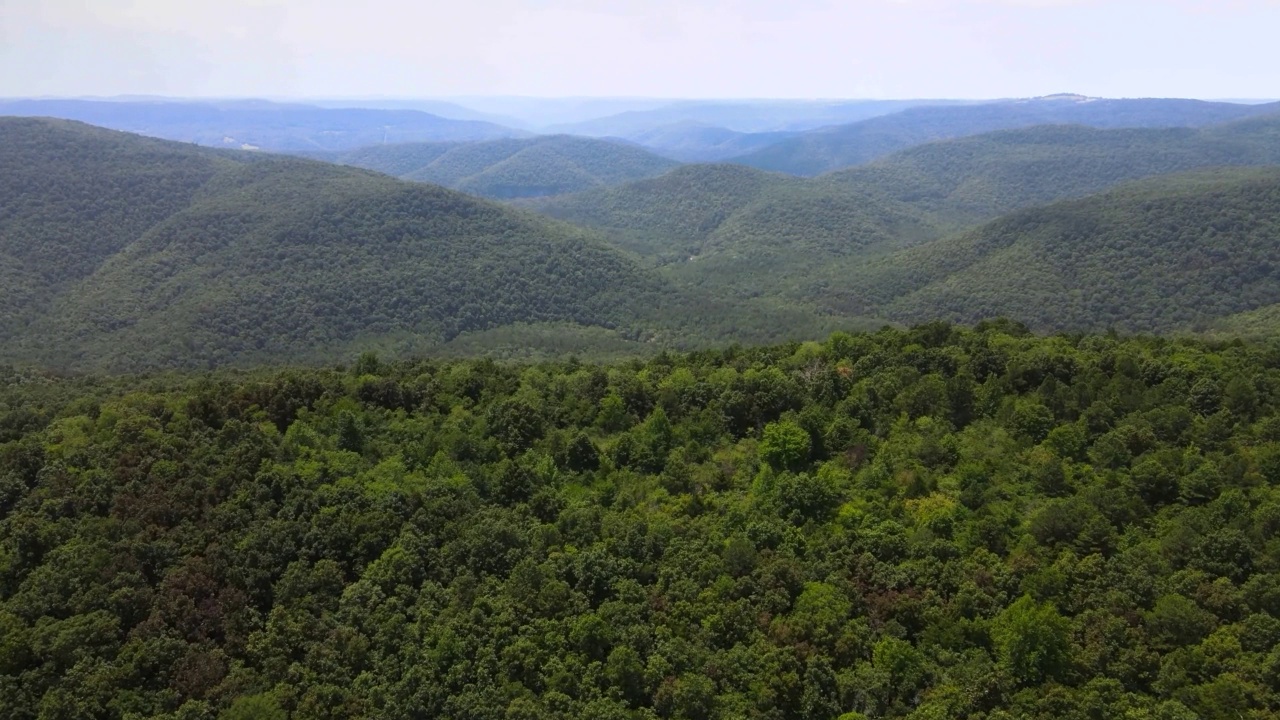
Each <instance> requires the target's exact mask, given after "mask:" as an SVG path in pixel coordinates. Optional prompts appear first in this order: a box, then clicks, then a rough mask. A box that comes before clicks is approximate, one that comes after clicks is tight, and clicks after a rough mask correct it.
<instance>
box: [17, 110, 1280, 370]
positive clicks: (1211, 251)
mask: <svg viewBox="0 0 1280 720" xmlns="http://www.w3.org/2000/svg"><path fill="white" fill-rule="evenodd" d="M120 104H122V105H123V104H127V103H120ZM1005 105H1006V106H1002V107H1004V109H1003V110H1000V108H995V107H993V108H988V109H987V110H986V111H984V113H985V114H981V116H982V117H986V118H988V119H989V118H991V117H1009V114H1008V108H1009V107H1012V106H1017V105H1018V103H1008V104H1005ZM1031 105H1035V106H1036V107H1048V106H1053V107H1059V108H1075V109H1074V110H1071V111H1070V112H1074V113H1086V115H1087V117H1089V118H1092V120H1093V121H1094V122H1096V123H1106V122H1110V123H1119V124H1123V123H1129V122H1132V123H1141V122H1150V123H1153V124H1159V123H1157V122H1156V118H1157V117H1163V118H1165V122H1173V121H1174V120H1180V121H1182V122H1186V123H1191V124H1202V123H1201V121H1205V123H1203V126H1201V127H1164V126H1159V127H1149V128H1121V129H1099V128H1094V127H1088V126H1086V125H1085V124H1074V125H1068V124H1047V125H1036V126H1032V127H1019V128H1014V129H1004V130H999V131H995V132H986V133H980V134H974V135H971V136H964V137H957V138H953V139H947V140H942V141H936V142H923V143H922V144H917V145H914V146H911V147H908V148H905V149H902V150H899V151H897V152H894V153H892V154H890V155H888V156H886V157H883V158H880V159H876V160H873V161H870V162H866V163H863V164H860V165H855V166H852V167H846V168H844V169H841V170H839V171H837V172H830V173H826V174H823V175H821V176H819V177H812V178H808V177H797V176H795V175H791V174H787V173H780V172H771V171H765V170H762V169H759V168H754V167H749V166H745V165H740V164H733V163H720V164H686V165H681V164H679V163H678V162H676V161H675V160H671V159H668V158H663V157H660V156H658V155H656V154H654V153H652V152H649V151H647V150H645V149H643V148H641V147H639V146H638V145H635V144H633V143H630V142H625V141H620V140H608V139H593V138H582V137H570V136H539V137H528V138H499V139H490V140H482V141H474V142H448V143H401V144H387V145H380V144H374V145H371V146H367V147H363V148H358V149H352V150H322V151H316V150H314V149H313V150H309V151H304V152H303V154H307V155H311V156H314V157H316V158H323V159H326V160H329V161H331V162H330V163H323V162H316V161H315V160H311V159H304V158H296V157H287V156H281V155H275V154H270V153H264V152H248V151H237V150H223V149H213V148H205V147H200V146H197V145H193V144H190V143H175V142H169V141H164V140H160V139H155V138H147V137H142V136H139V135H136V134H128V133H121V132H114V131H110V130H105V129H101V128H95V127H92V126H89V125H85V124H82V123H78V122H72V121H63V120H51V119H45V118H17V117H7V118H0V166H3V167H4V168H5V172H4V173H3V174H0V286H2V287H3V288H4V292H3V293H0V361H6V362H9V361H19V362H31V363H36V364H41V365H49V366H56V367H63V368H74V369H137V368H149V367H168V366H215V365H226V364H251V363H255V362H261V361H282V360H287V361H290V362H328V361H332V360H333V359H335V358H340V357H349V356H350V355H352V354H354V353H355V352H357V351H359V350H361V349H367V348H379V349H382V350H385V351H387V352H389V353H391V354H404V353H414V352H433V353H448V352H462V353H477V352H489V351H495V352H500V353H502V354H503V355H509V356H531V355H536V354H538V353H540V352H547V353H556V352H582V353H589V354H590V353H596V352H607V353H612V354H615V355H619V354H628V353H635V352H643V351H646V350H650V349H654V348H664V347H672V348H687V347H698V346H705V345H707V344H711V343H720V342H728V341H740V342H766V341H778V340H784V339H789V338H803V337H812V336H814V335H816V334H821V333H822V332H825V331H828V330H831V329H833V328H837V327H870V326H873V325H876V324H880V323H884V322H901V323H907V322H915V321H918V320H926V319H932V318H938V317H942V318H947V319H953V320H958V321H965V322H969V321H973V320H977V319H981V318H984V317H989V316H991V315H1007V316H1009V317H1012V318H1013V319H1016V320H1020V321H1023V322H1026V323H1028V324H1030V325H1031V326H1032V327H1034V328H1036V329H1043V330H1076V329H1101V328H1107V327H1114V328H1117V329H1122V330H1132V331H1155V332H1176V331H1190V330H1195V331H1206V332H1210V333H1217V334H1223V335H1230V334H1231V333H1240V334H1246V333H1247V334H1251V335H1259V334H1263V335H1266V334H1275V335H1280V328H1275V330H1276V332H1273V326H1274V322H1273V321H1274V320H1275V319H1276V318H1278V317H1280V311H1278V310H1276V309H1275V308H1276V307H1280V294H1278V293H1280V286H1278V284H1277V283H1276V282H1273V278H1276V277H1280V275H1277V273H1276V271H1275V268H1278V267H1280V264H1277V262H1278V261H1280V258H1275V257H1273V255H1274V248H1275V247H1277V243H1276V238H1277V237H1280V226H1278V225H1277V218H1278V217H1280V189H1278V188H1280V176H1278V175H1277V173H1278V172H1280V169H1277V168H1280V113H1277V112H1275V110H1276V108H1269V107H1266V106H1261V105H1256V106H1222V105H1218V104H1203V103H1188V102H1184V101H1170V102H1165V101H1160V102H1154V103H1153V102H1148V101H1135V104H1129V105H1126V104H1121V105H1108V104H1107V101H1088V100H1085V99H1081V98H1054V99H1045V100H1040V101H1036V102H1035V103H1031ZM1081 108H1089V109H1088V111H1087V112H1086V111H1085V110H1082V109H1081ZM1094 108H1102V109H1101V110H1095V109H1094ZM1108 108H1109V109H1108ZM1126 108H1127V109H1126ZM972 109H973V108H949V109H941V110H939V109H936V108H935V109H925V108H921V109H917V110H909V111H906V113H900V115H911V114H914V113H922V112H926V110H927V112H929V113H942V114H946V113H954V112H962V111H963V112H968V111H971V110H972ZM997 110H999V112H996V111H997ZM1002 112H1003V113H1005V114H1004V115H1001V113H1002ZM1046 112H1048V111H1042V110H1036V111H1035V113H1032V114H1034V115H1037V116H1038V115H1039V114H1044V113H1046ZM1070 112H1068V111H1066V110H1061V109H1060V110H1055V111H1054V112H1053V113H1049V114H1051V115H1054V117H1060V116H1064V115H1069V114H1070ZM1268 112H1269V113H1270V114H1260V113H1268ZM1018 113H1022V115H1019V117H1023V115H1025V114H1026V113H1025V112H1024V111H1015V112H1014V113H1013V114H1015V115H1018ZM1054 113H1057V114H1054ZM1088 113H1099V114H1095V115H1088ZM1219 115H1243V117H1242V118H1240V119H1235V120H1232V121H1230V122H1224V123H1218V124H1208V123H1207V120H1208V119H1209V118H1211V117H1216V116H1219ZM936 117H938V118H941V117H942V115H937V116H936ZM1024 119H1025V118H1024ZM888 120H889V116H886V117H884V118H880V119H878V120H877V121H876V122H885V121H888ZM899 120H901V118H899ZM939 122H941V123H943V124H945V122H944V121H943V120H941V119H940V120H939ZM1055 123H1056V121H1055ZM981 125H982V123H981V122H974V123H970V124H969V125H966V126H965V127H968V128H970V129H972V128H977V127H980V126H981ZM953 127H959V126H953ZM704 130H705V128H704ZM282 132H284V130H282ZM289 132H300V130H299V129H298V128H294V129H293V130H290V131H289ZM294 137H298V136H297V135H294ZM708 137H710V136H708ZM722 137H725V138H727V139H726V140H725V142H726V143H729V144H732V143H733V142H737V141H739V140H741V137H742V134H737V135H734V134H728V135H723V136H722ZM797 137H805V136H804V135H801V136H797ZM903 137H905V136H903ZM782 142H783V143H787V142H791V140H783V141H782ZM336 163H345V164H349V165H358V166H362V167H343V166H341V165H339V164H336ZM1262 166H1267V167H1262ZM364 168H373V169H376V170H378V171H379V172H371V171H370V170H368V169H364ZM1188 173H1189V174H1188ZM388 175H394V176H396V177H388ZM406 180H414V181H416V182H406ZM442 184H447V185H450V186H452V187H454V188H458V189H461V190H464V191H466V192H468V193H472V194H478V195H487V196H489V197H492V198H501V199H507V200H513V201H516V202H515V204H518V205H522V206H525V207H524V208H515V207H511V206H509V205H508V206H504V205H499V204H496V203H493V202H489V201H487V200H481V199H478V198H476V197H472V196H471V195H467V194H463V193H460V192H456V191H454V190H449V189H445V188H443V187H440V185H442ZM565 193H568V194H565ZM526 208H527V209H526ZM531 209H532V210H537V211H538V212H541V213H544V214H545V215H548V216H551V217H542V216H539V215H537V214H535V213H534V212H531V211H530V210H531Z"/></svg>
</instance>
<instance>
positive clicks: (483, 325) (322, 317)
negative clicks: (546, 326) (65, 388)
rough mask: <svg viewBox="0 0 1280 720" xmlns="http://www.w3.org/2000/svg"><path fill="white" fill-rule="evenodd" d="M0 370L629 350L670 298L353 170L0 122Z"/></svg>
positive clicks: (591, 253)
mask: <svg viewBox="0 0 1280 720" xmlns="http://www.w3.org/2000/svg"><path fill="white" fill-rule="evenodd" d="M0 165H3V166H4V167H5V168H6V172H5V173H4V176H3V179H0V208H2V209H0V273H2V275H0V277H3V279H4V286H5V288H6V292H5V293H4V295H3V298H2V299H0V302H3V304H4V311H5V312H4V316H5V318H6V322H5V323H4V324H3V325H2V326H0V332H2V333H3V334H2V336H0V342H2V343H3V346H4V349H5V355H7V356H8V357H9V359H14V358H19V359H28V360H33V361H39V362H41V363H43V364H48V365H54V366H64V367H117V368H119V367H130V368H137V367H149V366H174V365H179V366H192V365H201V366H202V365H211V364H239V363H244V362H249V361H253V360H263V359H272V360H277V361H280V360H287V361H311V360H316V359H323V358H334V357H343V356H345V355H348V354H349V352H350V351H351V350H352V349H353V348H355V347H357V346H369V345H372V346H377V345H381V346H388V345H390V346H397V347H415V348H423V347H430V346H433V345H439V344H440V343H442V342H445V341H448V340H450V339H452V338H454V337H457V336H459V335H460V334H463V333H466V332H476V331H484V330H490V329H494V328H499V327H502V326H506V325H513V324H526V325H527V324H538V323H561V324H571V325H577V326H586V327H599V328H605V329H614V328H619V327H622V326H627V327H631V328H633V329H634V330H635V331H636V332H641V331H642V330H643V329H644V328H645V327H649V325H646V324H645V322H646V321H643V320H642V319H641V317H640V316H641V315H642V314H643V313H640V312H637V311H635V308H637V307H641V308H656V307H659V306H665V307H670V306H671V305H672V304H673V302H675V301H674V300H673V299H672V298H674V297H676V295H677V294H675V293H670V292H666V290H667V289H666V288H665V286H664V284H663V282H662V281H661V280H659V279H658V278H656V277H655V276H653V275H652V274H650V273H649V272H647V271H644V270H642V269H641V268H640V267H639V266H638V265H637V264H636V263H635V262H634V261H632V260H631V259H629V258H627V257H626V256H624V255H623V254H621V253H619V252H618V251H616V250H614V249H612V248H609V247H606V246H605V245H603V244H601V243H600V242H598V241H597V239H596V238H595V237H594V236H592V235H591V234H590V233H588V232H585V231H582V230H578V229H576V228H572V227H569V226H565V225H562V224H559V223H555V222H552V221H548V220H545V219H543V218H540V217H538V216H536V215H532V214H530V213H527V212H522V211H516V210H511V209H508V208H504V207H502V206H499V205H495V204H492V203H489V202H485V201H481V200H477V199H474V198H471V197H468V196H465V195H461V194H459V193H456V192H454V191H451V190H446V189H444V188H440V187H436V186H430V185H423V184H416V183H406V182H402V181H398V180H394V179H392V178H388V177H385V176H382V175H378V174H375V173H371V172H368V171H364V170H359V169H354V168H343V167H338V166H333V165H328V164H325V163H319V162H314V161H309V160H302V159H294V158H288V157H283V156H271V155H263V154H254V153H225V152H218V151H212V150H205V149H201V148H192V147H188V146H182V145H178V144H175V143H168V142H164V141H158V140H152V139H148V138H142V137H137V136H132V135H125V134H122V133H116V132H112V131H107V130H101V129H98V128H92V127H89V126H85V125H81V124H78V123H72V122H65V121H54V120H40V119H14V118H8V119H3V120H0Z"/></svg>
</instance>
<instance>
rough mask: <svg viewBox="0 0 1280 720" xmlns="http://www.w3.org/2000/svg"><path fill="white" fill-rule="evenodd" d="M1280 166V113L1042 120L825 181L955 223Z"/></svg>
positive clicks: (933, 146)
mask: <svg viewBox="0 0 1280 720" xmlns="http://www.w3.org/2000/svg"><path fill="white" fill-rule="evenodd" d="M1278 164H1280V114H1271V115H1266V116H1262V117H1258V118H1252V119H1249V120H1242V121H1237V122H1232V123H1226V124H1222V125H1215V126H1211V127H1207V128H1199V129H1192V128H1141V129H1118V130H1097V129H1092V128H1088V127H1084V126H1080V125H1042V126H1037V127H1033V128H1026V129H1020V130H1007V131H1001V132H993V133H986V134H983V135H977V136H974V137H969V138H961V139H957V140H949V141H943V142H936V143H929V144H926V145H921V146H919V147H915V148H911V149H909V150H904V151H902V152H899V153H895V154H894V155H891V156H889V157H887V158H884V159H883V160H879V161H877V162H874V163H870V164H868V165H863V166H860V167H856V168H851V169H848V170H843V171H840V172H835V173H830V174H828V175H825V176H823V177H822V178H820V182H821V183H832V184H835V185H836V186H838V187H841V188H845V189H847V190H850V191H856V192H863V193H869V194H873V195H874V194H882V195H883V196H885V197H887V198H891V199H894V200H898V201H901V202H907V203H910V204H911V205H912V206H914V207H917V208H919V209H921V210H923V211H926V212H928V213H930V214H932V215H934V216H936V217H937V219H938V221H939V222H945V223H947V224H950V225H956V224H968V223H975V222H982V221H986V220H990V219H992V218H995V217H997V216H999V215H1003V214H1005V213H1009V212H1013V211H1015V210H1021V209H1024V208H1028V207H1032V206H1035V205H1043V204H1047V203H1050V202H1054V201H1057V200H1062V199H1066V198H1073V197H1083V196H1085V195H1089V194H1092V193H1096V192H1100V191H1103V190H1106V189H1108V188H1110V187H1114V186H1116V185H1119V184H1121V183H1123V182H1127V181H1131V180H1140V179H1142V178H1147V177H1154V176H1156V175H1166V174H1170V173H1177V172H1184V171H1187V170H1194V169H1197V168H1208V167H1217V166H1254V165H1278Z"/></svg>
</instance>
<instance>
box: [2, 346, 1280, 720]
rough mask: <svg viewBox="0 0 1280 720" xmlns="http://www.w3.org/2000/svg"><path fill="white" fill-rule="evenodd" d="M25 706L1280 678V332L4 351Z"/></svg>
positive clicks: (20, 704)
mask: <svg viewBox="0 0 1280 720" xmlns="http://www.w3.org/2000/svg"><path fill="white" fill-rule="evenodd" d="M4 372H5V376H4V383H3V385H0V387H2V388H3V390H0V716H3V717H5V718H12V719H13V720H24V719H32V720H34V719H35V718H41V719H43V720H56V719H60V718H67V719H72V718H74V719H75V720H84V719H99V718H100V719H104V720H105V719H108V718H111V719H114V718H121V719H123V718H168V719H173V720H177V719H178V718H183V719H190V720H197V719H201V720H203V719H210V720H212V719H214V718H219V719H233V718H235V719H242V718H295V719H298V720H301V719H304V718H361V717H367V718H420V717H434V718H459V719H463V718H466V719H467V720H471V719H474V718H494V719H495V720H497V719H511V720H515V719H523V718H528V719H530V720H532V719H534V718H538V719H543V718H551V719H554V718H582V719H583V720H587V719H588V718H589V719H591V720H597V719H606V720H608V719H614V718H616V719H618V720H623V719H628V718H631V719H636V720H641V719H650V720H652V719H655V718H663V719H666V718H671V719H679V720H713V719H720V718H724V719H725V720H728V719H729V718H762V719H764V718H768V719H771V720H793V719H794V720H832V719H833V718H842V719H843V720H854V719H856V718H864V717H867V718H870V717H894V718H913V719H916V720H924V719H926V718H930V719H932V718H954V717H968V718H982V719H986V720H1013V719H1014V718H1043V719H1044V720H1049V719H1053V720H1062V719H1064V718H1065V719H1069V720H1074V719H1077V718H1078V719H1080V720H1085V719H1092V718H1129V719H1133V720H1147V719H1150V720H1157V719H1159V720H1166V719H1168V720H1182V719H1186V720H1191V719H1192V718H1205V719H1208V720H1217V719H1222V720H1237V719H1238V718H1253V719H1256V720H1261V719H1262V718H1269V717H1275V716H1276V714H1277V713H1280V488H1278V483H1280V347H1277V346H1274V345H1250V344H1243V343H1240V342H1238V341H1237V342H1233V343H1230V344H1207V343H1202V342H1193V341H1173V340H1166V339H1144V338H1134V339H1120V338H1117V337H1114V336H1099V335H1093V336H1057V337H1034V336H1030V335H1028V334H1027V333H1026V332H1025V330H1024V329H1022V328H1021V327H1019V326H1017V325H1015V324H1013V323H1008V322H997V323H991V324H986V325H982V326H979V327H978V328H977V329H975V330H963V329H956V328H953V327H951V326H948V325H945V324H931V325H925V326H921V327H918V328H915V329H913V330H909V331H896V330H884V331H881V332H877V333H874V334H860V335H848V334H837V335H834V336H832V337H831V338H830V339H829V340H827V341H826V342H824V343H821V344H819V343H806V344H793V345H786V346H777V347H769V348H760V349H751V350H744V349H740V348H732V349H726V350H722V351H714V352H701V353H697V354H693V355H681V356H674V355H662V356H659V357H655V358H652V359H650V360H648V361H634V362H628V363H624V364H618V365H606V366H600V365H589V364H582V363H580V362H573V361H570V362H561V363H555V364H540V365H501V364H496V363H493V362H491V361H468V362H453V363H445V362H440V361H430V360H425V361H413V362H397V363H394V364H387V363H385V362H382V361H379V359H378V358H377V357H376V356H373V355H365V356H361V357H360V358H359V360H358V361H357V362H355V363H354V364H353V365H352V366H350V367H348V368H335V369H331V370H259V371H255V372H254V373H252V374H227V373H220V374H213V375H201V376H156V377H149V378H148V377H138V378H118V379H94V378H90V377H81V378H65V379H60V378H56V377H49V376H45V375H41V374H38V373H31V372H19V371H15V370H12V369H8V370H5V371H4Z"/></svg>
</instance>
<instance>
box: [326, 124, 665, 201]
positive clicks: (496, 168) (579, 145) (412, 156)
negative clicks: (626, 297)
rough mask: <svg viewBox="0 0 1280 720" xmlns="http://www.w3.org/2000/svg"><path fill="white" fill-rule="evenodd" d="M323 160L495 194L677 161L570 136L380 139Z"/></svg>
mask: <svg viewBox="0 0 1280 720" xmlns="http://www.w3.org/2000/svg"><path fill="white" fill-rule="evenodd" d="M325 159H328V160H332V161H334V162H338V163H342V164H344V165H354V166H357V167H362V168H367V169H369V170H377V171H378V172H383V173H386V174H388V175H394V176H396V177H399V178H403V179H405V180H418V181H423V182H431V183H437V184H440V185H444V186H446V187H451V188H455V189H457V190H462V191H463V192H467V193H471V194H473V195H482V196H485V197H491V198H498V199H511V198H523V197H539V196H545V195H562V194H566V193H573V192H580V191H582V190H588V189H591V188H595V187H601V186H608V185H619V184H622V183H625V182H628V181H631V180H640V179H642V178H648V177H653V176H655V175H661V174H662V173H664V172H666V171H668V170H670V169H672V168H674V167H676V166H677V165H678V164H679V163H677V162H676V161H674V160H669V159H667V158H663V157H659V156H657V155H654V154H653V153H651V152H649V151H647V150H645V149H643V148H640V147H637V146H635V145H630V144H627V143H622V142H616V141H611V140H596V139H593V138H582V137H572V136H568V135H552V136H546V137H536V138H528V139H519V140H517V139H507V140H491V141H488V142H478V143H457V144H450V143H412V144H403V145H375V146H370V147H365V148H360V149H358V150H354V151H351V152H347V153H341V154H336V155H330V156H326V157H325Z"/></svg>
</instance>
